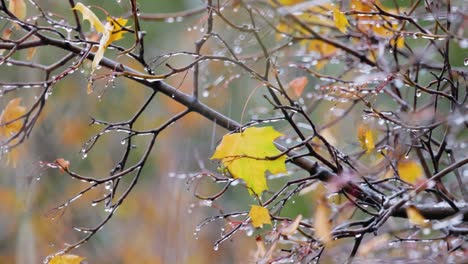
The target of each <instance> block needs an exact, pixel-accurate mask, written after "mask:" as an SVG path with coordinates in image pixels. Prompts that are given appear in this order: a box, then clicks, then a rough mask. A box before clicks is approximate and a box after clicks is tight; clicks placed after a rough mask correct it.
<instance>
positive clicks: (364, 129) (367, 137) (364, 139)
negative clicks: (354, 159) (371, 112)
mask: <svg viewBox="0 0 468 264" xmlns="http://www.w3.org/2000/svg"><path fill="white" fill-rule="evenodd" d="M357 136H358V140H359V143H361V148H362V149H363V150H365V151H366V153H370V152H372V150H374V149H375V143H374V137H375V135H374V131H373V130H372V129H371V128H370V127H369V126H367V125H360V126H359V127H358V133H357Z"/></svg>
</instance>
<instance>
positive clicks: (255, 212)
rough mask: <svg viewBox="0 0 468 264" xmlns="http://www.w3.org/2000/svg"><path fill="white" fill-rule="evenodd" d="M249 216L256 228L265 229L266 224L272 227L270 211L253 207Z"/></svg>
mask: <svg viewBox="0 0 468 264" xmlns="http://www.w3.org/2000/svg"><path fill="white" fill-rule="evenodd" d="M249 216H250V218H251V219H252V225H253V226H254V227H260V228H261V227H263V225H264V224H266V225H271V217H270V214H269V213H268V209H266V208H265V207H262V206H258V205H252V206H251V208H250V212H249Z"/></svg>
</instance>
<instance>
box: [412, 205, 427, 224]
mask: <svg viewBox="0 0 468 264" xmlns="http://www.w3.org/2000/svg"><path fill="white" fill-rule="evenodd" d="M406 214H407V215H408V220H409V221H410V223H411V224H413V225H415V226H419V227H429V226H430V223H429V221H428V220H427V219H426V218H424V216H422V215H421V213H420V212H419V211H418V209H417V208H416V207H415V206H414V205H410V206H408V207H406Z"/></svg>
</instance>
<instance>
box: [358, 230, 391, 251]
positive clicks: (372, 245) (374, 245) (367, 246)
mask: <svg viewBox="0 0 468 264" xmlns="http://www.w3.org/2000/svg"><path fill="white" fill-rule="evenodd" d="M388 240H390V235H388V234H383V235H381V236H377V237H374V238H372V239H370V240H368V241H367V242H366V243H364V244H362V245H361V246H360V247H359V250H358V256H362V257H365V256H367V255H369V253H371V252H372V251H375V250H378V249H381V248H384V247H385V246H386V245H388Z"/></svg>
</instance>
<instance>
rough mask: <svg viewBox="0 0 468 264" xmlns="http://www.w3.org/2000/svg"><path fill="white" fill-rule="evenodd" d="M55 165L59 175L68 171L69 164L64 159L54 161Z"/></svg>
mask: <svg viewBox="0 0 468 264" xmlns="http://www.w3.org/2000/svg"><path fill="white" fill-rule="evenodd" d="M55 163H56V164H57V165H58V167H59V170H60V172H61V173H64V172H66V171H68V170H69V169H70V162H69V161H68V160H65V159H56V160H55Z"/></svg>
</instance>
